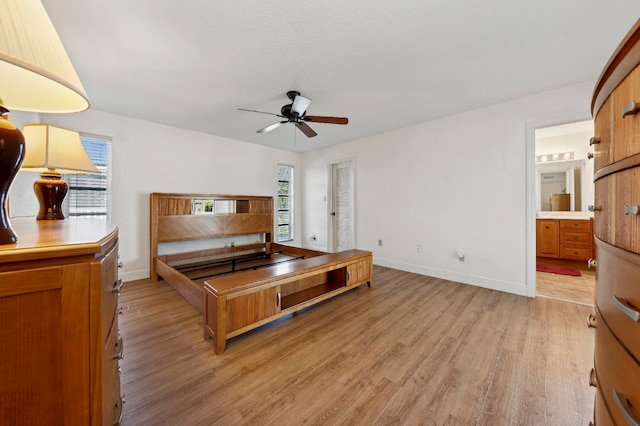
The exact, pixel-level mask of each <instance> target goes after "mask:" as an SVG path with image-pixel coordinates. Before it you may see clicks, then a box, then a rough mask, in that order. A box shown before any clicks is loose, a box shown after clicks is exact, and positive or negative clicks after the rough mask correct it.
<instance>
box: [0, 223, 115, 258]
mask: <svg viewBox="0 0 640 426" xmlns="http://www.w3.org/2000/svg"><path fill="white" fill-rule="evenodd" d="M11 227H12V228H13V230H14V231H15V233H16V234H17V235H18V242H17V243H15V244H4V245H0V264H1V263H7V262H16V261H28V260H34V259H43V258H52V257H65V256H82V255H95V254H96V253H100V252H101V251H102V250H103V249H104V247H105V246H106V245H111V242H112V241H114V240H115V237H116V236H117V233H118V229H117V228H116V226H115V225H113V224H111V223H109V222H107V221H106V220H101V219H91V218H68V219H65V220H36V219H35V218H17V219H11Z"/></svg>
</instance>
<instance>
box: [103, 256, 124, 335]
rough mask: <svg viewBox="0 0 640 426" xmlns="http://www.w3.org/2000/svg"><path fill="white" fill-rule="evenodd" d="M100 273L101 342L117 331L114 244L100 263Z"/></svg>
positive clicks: (116, 282) (116, 274) (116, 278)
mask: <svg viewBox="0 0 640 426" xmlns="http://www.w3.org/2000/svg"><path fill="white" fill-rule="evenodd" d="M100 271H101V277H102V278H101V288H102V297H101V311H102V315H101V316H102V321H101V323H102V338H103V341H104V342H106V340H107V339H108V338H109V335H110V334H111V333H112V332H113V329H114V327H115V330H117V325H116V324H115V321H116V310H117V307H118V296H119V291H118V286H119V285H120V283H121V282H120V281H119V280H118V245H117V244H116V245H115V247H113V248H112V249H111V250H110V251H109V252H108V253H107V254H106V255H105V256H104V257H103V258H102V260H101V261H100Z"/></svg>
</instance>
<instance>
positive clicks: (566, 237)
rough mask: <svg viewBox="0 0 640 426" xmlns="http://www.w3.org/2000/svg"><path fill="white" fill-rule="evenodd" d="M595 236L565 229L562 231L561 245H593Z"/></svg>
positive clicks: (585, 232) (587, 232)
mask: <svg viewBox="0 0 640 426" xmlns="http://www.w3.org/2000/svg"><path fill="white" fill-rule="evenodd" d="M592 240H593V234H592V233H591V232H589V231H574V230H571V229H563V230H561V231H560V243H561V244H562V243H565V244H567V243H571V244H582V245H591V241H592Z"/></svg>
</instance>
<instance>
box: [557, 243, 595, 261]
mask: <svg viewBox="0 0 640 426" xmlns="http://www.w3.org/2000/svg"><path fill="white" fill-rule="evenodd" d="M592 257H593V248H592V247H591V246H584V245H573V244H570V245H565V244H561V245H560V258H561V259H569V260H585V261H586V260H589V259H591V258H592Z"/></svg>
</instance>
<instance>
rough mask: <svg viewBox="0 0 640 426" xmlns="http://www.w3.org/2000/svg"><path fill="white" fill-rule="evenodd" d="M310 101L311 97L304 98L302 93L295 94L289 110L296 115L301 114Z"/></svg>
mask: <svg viewBox="0 0 640 426" xmlns="http://www.w3.org/2000/svg"><path fill="white" fill-rule="evenodd" d="M310 103H311V99H309V98H305V97H304V96H302V95H297V96H296V98H295V99H294V101H293V105H292V106H291V112H293V113H294V114H298V116H302V115H303V114H304V112H305V111H306V110H307V108H308V107H309V104H310Z"/></svg>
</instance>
